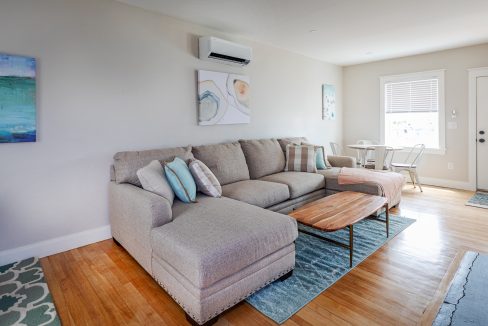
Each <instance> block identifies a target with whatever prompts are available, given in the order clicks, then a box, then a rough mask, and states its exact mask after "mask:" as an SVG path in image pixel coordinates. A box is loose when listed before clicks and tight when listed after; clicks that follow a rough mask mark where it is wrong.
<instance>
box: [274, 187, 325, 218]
mask: <svg viewBox="0 0 488 326" xmlns="http://www.w3.org/2000/svg"><path fill="white" fill-rule="evenodd" d="M323 197H325V189H320V190H316V191H314V192H311V193H308V194H306V195H303V196H300V197H297V198H293V199H290V200H287V201H284V202H282V203H279V204H276V205H273V206H271V207H268V208H267V209H268V210H270V211H273V212H278V213H281V214H288V213H290V212H291V211H292V210H294V209H296V208H298V207H300V206H303V205H305V204H307V203H310V202H312V201H314V200H317V199H320V198H323Z"/></svg>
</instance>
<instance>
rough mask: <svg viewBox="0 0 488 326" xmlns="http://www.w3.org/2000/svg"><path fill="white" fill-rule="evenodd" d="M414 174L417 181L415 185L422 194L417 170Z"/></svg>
mask: <svg viewBox="0 0 488 326" xmlns="http://www.w3.org/2000/svg"><path fill="white" fill-rule="evenodd" d="M414 174H415V180H417V184H418V185H419V189H420V192H424V190H423V189H422V185H421V184H420V179H419V175H418V173H417V170H415V172H414Z"/></svg>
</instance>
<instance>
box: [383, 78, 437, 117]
mask: <svg viewBox="0 0 488 326" xmlns="http://www.w3.org/2000/svg"><path fill="white" fill-rule="evenodd" d="M385 111H386V113H407V112H438V111H439V79H437V78H434V79H423V80H413V81H405V82H389V83H385Z"/></svg>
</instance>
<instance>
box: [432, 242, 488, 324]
mask: <svg viewBox="0 0 488 326" xmlns="http://www.w3.org/2000/svg"><path fill="white" fill-rule="evenodd" d="M487 302H488V255H482V254H479V253H477V252H472V251H468V252H467V253H466V254H465V255H464V257H463V260H462V261H461V264H460V265H459V268H458V270H457V272H456V275H455V276H454V279H453V280H452V283H451V286H450V288H449V291H448V292H447V295H446V298H445V299H444V302H443V303H442V305H441V308H440V309H439V312H438V314H437V317H436V319H435V321H434V323H433V325H435V326H444V325H446V326H447V325H454V326H456V325H488V310H487V309H486V307H487Z"/></svg>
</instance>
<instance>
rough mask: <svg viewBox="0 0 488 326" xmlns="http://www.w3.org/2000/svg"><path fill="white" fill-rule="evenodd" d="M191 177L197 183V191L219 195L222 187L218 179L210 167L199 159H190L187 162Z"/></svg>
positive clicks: (208, 194)
mask: <svg viewBox="0 0 488 326" xmlns="http://www.w3.org/2000/svg"><path fill="white" fill-rule="evenodd" d="M188 166H189V168H190V172H191V174H192V175H193V179H195V182H196V183H197V187H198V191H200V192H202V193H204V194H205V195H207V196H210V197H217V198H218V197H221V196H222V187H221V186H220V182H219V180H217V177H216V176H215V174H213V173H212V171H210V169H209V168H208V167H207V166H206V165H205V163H203V162H202V161H199V160H191V161H190V164H188Z"/></svg>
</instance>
